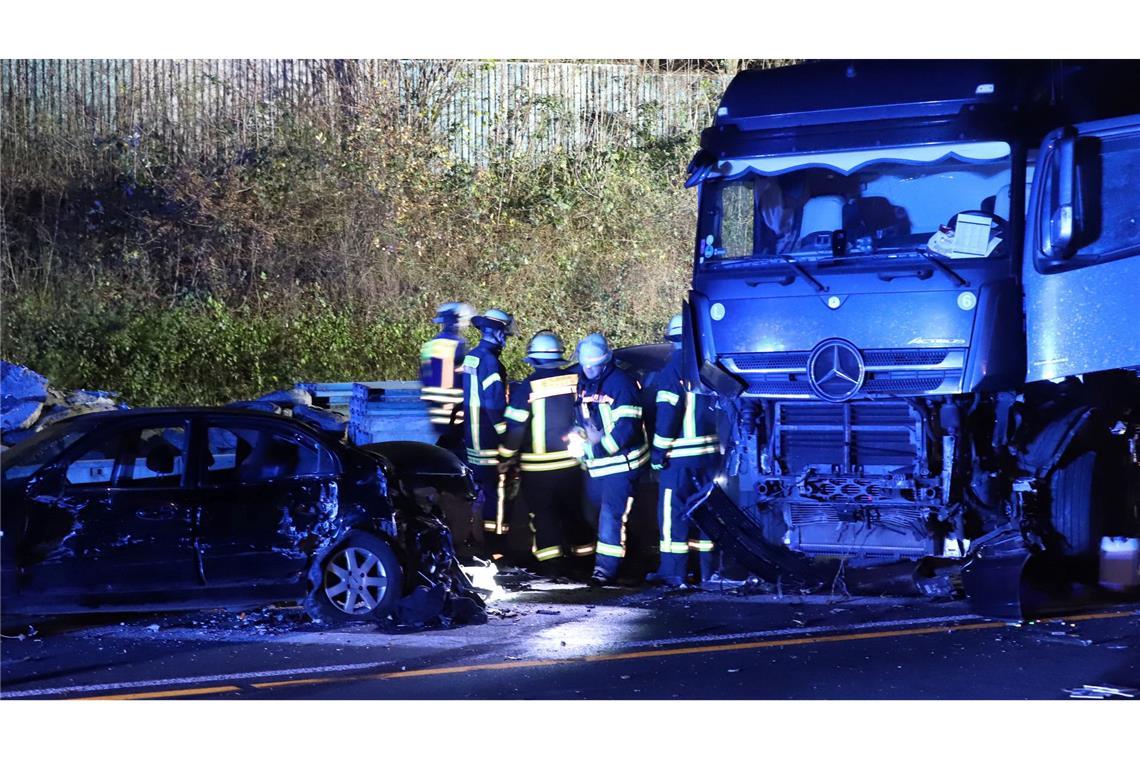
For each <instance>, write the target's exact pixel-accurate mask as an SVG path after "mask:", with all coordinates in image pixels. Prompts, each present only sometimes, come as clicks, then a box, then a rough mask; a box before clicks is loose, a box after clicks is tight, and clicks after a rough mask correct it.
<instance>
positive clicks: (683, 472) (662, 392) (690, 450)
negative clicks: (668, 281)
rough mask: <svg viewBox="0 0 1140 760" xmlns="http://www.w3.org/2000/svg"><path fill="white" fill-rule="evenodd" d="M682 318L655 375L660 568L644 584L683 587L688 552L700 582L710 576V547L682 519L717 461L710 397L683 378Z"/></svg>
mask: <svg viewBox="0 0 1140 760" xmlns="http://www.w3.org/2000/svg"><path fill="white" fill-rule="evenodd" d="M682 327H683V325H682V322H681V315H680V314H677V315H676V316H674V317H673V318H672V319H671V320H670V321H669V328H668V330H667V332H666V338H667V339H668V340H669V341H670V342H672V343H673V355H672V356H671V357H670V358H669V361H668V363H667V364H666V365H665V367H664V368H663V369H662V370H661V372H660V373H659V374H658V375H657V382H656V385H657V412H656V415H655V421H654V428H653V446H652V450H651V453H650V461H651V466H652V467H653V469H654V470H657V471H658V475H657V477H658V499H657V518H658V521H659V522H658V524H659V526H660V529H661V547H660V548H661V563H660V565H659V566H658V569H657V572H656V573H650V575H649V577H648V579H647V580H649V581H650V582H654V583H660V584H664V585H668V586H682V585H684V582H685V575H686V566H687V564H688V558H689V553H690V552H696V554H697V556H698V557H699V560H700V562H699V565H700V572H701V579H702V580H705V581H708V580H709V579H710V578H711V576H712V572H713V549H714V546H713V543H712V541H710V540H709V539H708V536H706V535H705V534H703V533H701V532H700V531H699V530H698V529H697V528H696V526H694V525H691V524H689V522H688V521H687V520H685V517H684V514H685V503H686V502H687V501H688V500H689V499H690V498H692V496H693V495H694V494H696V493H697V492H698V491H699V490H701V489H702V488H703V487H705V486H706V485H708V483H709V482H710V481H711V480H712V478H713V477H714V476H715V473H716V467H717V464H718V462H719V459H720V440H719V438H718V436H717V429H716V423H717V417H716V406H715V401H714V400H713V397H711V396H708V395H699V394H696V393H694V392H693V391H692V390H691V389H690V387H689V385H688V384H687V383H686V382H685V381H684V380H683V379H682V377H681V357H682V354H681V351H680V350H679V349H680V347H681V330H682Z"/></svg>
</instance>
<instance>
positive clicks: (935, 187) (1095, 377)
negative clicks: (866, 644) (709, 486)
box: [685, 61, 1140, 586]
mask: <svg viewBox="0 0 1140 760" xmlns="http://www.w3.org/2000/svg"><path fill="white" fill-rule="evenodd" d="M1137 75H1140V66H1137V65H1135V64H1117V65H1113V64H1066V65H1057V64H1049V63H1045V62H1041V63H1028V64H1027V63H1004V64H993V63H989V62H980V61H974V62H952V61H925V62H904V61H896V62H874V61H864V62H856V63H853V64H846V63H837V62H827V63H819V64H809V65H804V66H795V67H790V68H785V69H774V70H767V71H745V72H742V73H741V74H739V75H738V76H737V77H736V78H735V79H734V80H733V82H732V83H731V84H730V86H729V88H728V90H727V91H726V92H725V94H724V97H723V100H722V102H721V104H720V108H719V109H718V111H717V116H716V120H715V123H714V124H713V126H712V127H710V128H708V129H706V130H705V131H704V132H703V134H702V139H701V149H700V151H699V152H698V153H697V155H696V157H695V158H694V160H693V162H692V164H691V166H690V177H689V185H690V186H696V187H697V190H698V209H699V210H698V222H697V235H696V251H695V261H694V270H693V287H692V291H691V292H690V294H689V298H688V300H687V302H686V305H685V309H686V320H685V321H686V329H685V348H686V363H687V373H688V375H689V378H690V381H691V382H692V383H693V384H694V386H696V387H699V388H701V389H702V390H703V391H705V392H710V393H715V394H717V395H718V396H719V398H720V402H721V403H720V406H721V408H722V409H723V411H724V413H725V414H724V417H725V419H724V439H725V443H726V460H725V472H724V474H723V477H722V478H721V479H720V483H721V485H720V487H718V488H717V489H715V490H714V491H712V492H710V494H708V495H706V500H705V502H704V504H703V506H704V507H705V508H704V509H696V510H695V511H694V515H695V516H696V517H697V519H698V520H700V521H702V522H703V523H706V524H707V527H708V528H709V529H710V532H713V533H714V534H719V535H721V536H723V537H724V539H725V541H726V542H727V543H730V544H735V545H736V547H737V548H738V549H739V548H741V547H744V548H745V552H744V554H748V553H751V554H752V555H763V556H752V557H751V560H752V564H751V566H752V567H753V568H760V569H762V570H766V572H767V574H771V575H779V574H781V573H787V572H792V574H794V572H795V570H794V569H793V570H790V569H792V568H802V567H804V566H805V563H804V562H803V560H804V558H805V557H806V558H817V557H832V558H836V557H838V558H842V559H843V560H844V561H846V562H847V563H848V564H849V565H858V564H863V565H867V564H874V563H884V562H893V561H898V560H904V559H910V560H923V559H925V560H926V562H924V563H922V564H920V569H921V572H920V573H919V574H920V575H923V574H925V575H932V574H933V573H932V572H930V570H929V569H930V568H934V567H938V566H940V565H942V564H952V561H954V560H959V559H962V560H968V561H969V564H967V567H968V568H970V569H968V570H967V572H966V574H965V577H966V579H967V585H969V578H970V575H971V573H972V574H973V575H974V577H975V578H983V579H984V578H985V577H986V573H985V572H983V571H984V569H985V568H986V567H987V566H991V567H995V568H996V567H999V566H1003V564H1004V566H1006V567H1009V568H1013V569H1014V570H1015V571H1020V570H1021V567H1022V565H1023V564H1024V562H1025V561H1026V560H1027V558H1029V557H1031V556H1034V557H1036V556H1040V557H1047V558H1059V559H1060V560H1061V561H1060V562H1050V563H1048V564H1051V565H1054V566H1064V567H1066V568H1067V569H1070V570H1084V569H1087V568H1088V567H1089V563H1088V560H1089V559H1091V558H1092V557H1094V556H1095V553H1096V550H1097V548H1098V546H1099V542H1100V540H1101V537H1102V536H1104V535H1106V534H1131V535H1135V533H1136V531H1137V529H1138V527H1137V526H1138V515H1137V510H1138V506H1137V503H1138V497H1137V496H1138V489H1137V447H1138V440H1140V382H1138V379H1137V367H1138V366H1140V330H1138V329H1137V320H1138V318H1140V307H1138V306H1137V300H1136V299H1137V294H1138V293H1140V103H1138V101H1137V95H1136V94H1135V89H1134V88H1132V87H1130V86H1126V85H1122V84H1121V83H1124V82H1131V81H1136V79H1137ZM745 535H746V538H747V540H742V536H745ZM749 547H750V548H749ZM745 559H746V564H747V560H748V559H749V558H748V557H745ZM987 563H989V564H987ZM958 564H966V563H964V562H963V563H958ZM985 583H986V581H984V580H983V582H982V583H981V584H978V585H979V586H984V585H985Z"/></svg>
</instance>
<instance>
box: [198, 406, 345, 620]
mask: <svg viewBox="0 0 1140 760" xmlns="http://www.w3.org/2000/svg"><path fill="white" fill-rule="evenodd" d="M195 445H196V446H198V447H200V450H202V451H203V456H202V461H201V464H200V466H199V469H200V473H199V476H200V478H199V483H200V485H199V489H198V492H199V495H200V500H201V509H202V511H201V515H200V518H199V526H198V532H199V536H200V545H199V551H200V553H201V557H202V564H203V568H204V572H205V577H206V582H207V585H208V587H210V588H212V589H223V588H227V587H230V588H238V587H241V588H246V587H248V591H249V595H250V597H251V598H255V597H256V598H270V597H271V596H272V594H273V593H274V589H277V590H279V591H281V592H282V593H284V592H285V590H286V589H289V590H290V591H295V590H296V589H297V588H298V587H300V586H301V585H303V576H304V571H305V569H306V567H307V564H308V557H309V552H310V551H311V550H312V549H313V547H314V546H315V544H316V539H315V538H314V536H313V529H314V527H315V526H317V524H318V523H319V522H321V521H322V520H328V519H331V518H332V517H335V514H336V505H337V477H338V475H339V464H338V462H337V460H336V457H335V456H334V455H333V454H332V452H331V451H330V448H329V446H328V445H327V444H326V443H324V442H323V441H321V440H320V439H318V438H316V437H314V436H311V435H309V434H308V433H306V432H304V431H303V430H301V428H300V426H296V425H291V424H288V423H284V422H278V421H276V420H272V419H261V418H257V417H249V418H236V419H235V418H233V417H230V418H226V417H218V418H212V419H208V420H206V421H205V422H204V423H203V425H202V431H201V433H199V434H198V435H197V437H196V444H195Z"/></svg>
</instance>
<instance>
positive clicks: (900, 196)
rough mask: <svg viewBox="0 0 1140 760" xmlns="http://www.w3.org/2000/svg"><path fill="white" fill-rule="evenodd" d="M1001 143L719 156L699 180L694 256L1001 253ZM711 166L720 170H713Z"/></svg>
mask: <svg viewBox="0 0 1140 760" xmlns="http://www.w3.org/2000/svg"><path fill="white" fill-rule="evenodd" d="M1010 173H1011V165H1010V150H1009V145H1008V144H1006V143H965V144H952V145H935V146H912V147H903V148H884V149H876V150H866V151H848V152H843V153H831V154H798V155H791V156H767V157H760V158H751V159H740V160H735V159H734V160H732V161H726V162H722V163H721V164H719V165H718V166H717V167H715V170H713V171H710V173H709V176H708V177H707V178H706V179H704V181H703V183H702V185H701V203H700V221H699V237H698V241H699V242H698V256H699V259H700V262H701V264H703V265H712V266H717V265H720V264H722V263H729V262H733V261H740V262H741V263H746V262H748V261H753V262H755V261H756V260H758V259H759V260H764V259H772V260H781V261H784V262H785V263H786V262H787V261H788V260H789V259H791V260H794V261H800V262H810V261H817V260H820V259H824V258H845V257H853V258H854V257H859V256H874V255H878V254H899V253H916V252H922V253H925V254H936V255H938V256H940V257H945V258H947V259H970V258H972V259H982V258H987V257H991V256H1001V255H1004V254H1005V246H1003V245H1002V243H1003V242H1004V241H1005V238H1006V237H1008V219H1009V216H1010V212H1009V209H1010ZM717 175H719V177H718V176H717Z"/></svg>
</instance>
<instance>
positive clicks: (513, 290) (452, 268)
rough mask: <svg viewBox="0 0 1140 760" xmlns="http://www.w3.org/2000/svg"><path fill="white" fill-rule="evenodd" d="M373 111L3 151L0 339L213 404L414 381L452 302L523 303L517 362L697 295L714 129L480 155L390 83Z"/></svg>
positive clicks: (145, 399)
mask: <svg viewBox="0 0 1140 760" xmlns="http://www.w3.org/2000/svg"><path fill="white" fill-rule="evenodd" d="M353 125H354V126H353V129H352V130H351V131H348V132H347V133H346V132H345V131H344V130H341V131H340V132H339V133H337V132H334V130H333V129H331V128H329V129H325V128H322V127H321V126H320V125H319V124H315V123H313V121H312V120H307V121H306V122H305V123H304V124H301V123H293V124H290V123H289V122H288V120H285V121H284V122H283V123H281V124H280V125H279V126H277V127H276V128H275V133H274V136H273V139H272V140H265V141H261V144H260V145H259V146H258V147H256V148H250V149H247V150H243V151H240V152H237V153H234V152H227V153H225V154H210V155H189V154H187V153H186V152H185V151H177V152H175V151H171V152H169V153H167V152H164V149H163V145H162V144H161V141H159V140H149V141H147V140H146V139H144V143H145V145H143V147H142V148H140V146H139V144H138V141H137V140H133V139H116V140H106V141H102V142H98V143H95V144H92V145H87V146H82V145H80V146H77V145H75V144H74V143H60V144H56V145H47V146H45V151H52V152H53V153H52V154H51V155H46V154H45V156H44V160H43V162H42V163H41V164H40V165H39V166H19V167H12V166H9V167H6V169H5V177H4V182H3V185H4V187H3V240H2V244H3V251H2V254H3V261H2V265H3V271H2V273H0V276H2V286H3V317H2V336H0V341H2V342H0V353H2V355H3V357H4V358H5V359H8V360H9V361H14V362H19V363H23V364H27V365H28V366H30V367H32V368H34V369H35V370H36V371H38V372H40V373H42V374H45V375H47V376H48V377H50V378H51V380H52V382H53V384H55V385H57V386H61V387H89V388H106V389H111V390H117V391H119V392H121V393H122V394H123V398H124V399H125V400H126V401H128V402H129V403H131V404H135V405H151V404H175V403H216V402H224V401H227V400H230V399H234V398H241V397H250V396H253V395H256V394H260V393H264V392H267V391H269V390H272V389H275V388H279V387H284V386H288V385H291V384H292V383H293V382H295V381H298V380H312V381H343V380H362V379H385V378H389V379H394V378H410V377H414V376H415V373H416V368H417V364H418V351H419V345H420V343H421V342H422V341H424V340H426V339H427V338H428V337H430V335H431V334H432V333H433V329H432V328H433V326H432V325H431V323H430V319H431V317H432V315H433V313H434V308H435V306H436V305H437V304H439V303H441V302H445V301H454V300H464V301H468V302H470V303H472V304H474V305H475V306H476V308H478V309H480V310H482V309H485V308H487V307H490V306H497V307H500V308H504V309H506V310H508V311H510V312H512V313H513V314H514V315H515V316H516V318H517V319H518V322H519V326H520V331H521V336H520V339H519V340H516V341H512V342H511V345H510V346H509V348H508V351H507V359H508V368H509V370H510V371H512V372H513V373H514V375H515V376H518V374H519V373H521V372H522V371H523V365H522V364H521V361H520V360H521V355H522V350H523V347H524V345H525V341H526V338H527V337H528V336H529V335H530V334H532V333H533V332H534V331H536V330H538V329H541V328H552V329H554V330H556V331H558V333H559V334H560V335H561V336H562V337H563V339H564V340H565V341H566V342H567V344H568V347H569V348H571V349H572V348H573V343H574V342H575V341H576V340H578V339H579V338H580V337H582V336H583V335H584V334H585V333H587V332H589V331H593V330H601V331H604V332H605V333H606V335H607V336H609V337H610V338H611V339H612V340H613V341H614V342H616V343H619V344H629V343H636V342H645V341H650V340H656V339H657V338H658V336H659V335H660V333H661V331H662V329H663V327H664V325H665V323H666V321H667V320H668V318H669V316H670V315H671V314H672V313H673V312H675V311H676V310H677V307H678V305H679V303H680V300H681V298H682V297H683V294H684V292H685V289H686V282H687V280H688V276H689V262H690V256H691V250H692V239H693V238H692V236H693V232H692V224H693V217H694V201H695V198H694V194H693V192H692V191H691V190H686V189H684V187H683V180H684V169H685V165H686V162H687V161H688V159H689V158H690V157H691V155H692V151H693V149H694V147H695V144H696V135H695V134H686V135H684V136H681V137H678V138H674V139H666V140H662V139H654V138H651V137H649V136H648V134H647V133H646V132H644V131H641V130H640V127H639V125H638V124H637V123H636V120H629V122H628V123H627V124H626V125H625V128H626V129H627V130H628V135H627V139H625V140H618V141H614V140H610V141H608V142H607V144H606V145H605V146H596V147H590V146H587V147H584V148H583V149H581V150H578V151H576V152H575V153H574V154H573V155H571V154H568V153H566V152H563V151H559V152H554V153H551V154H547V155H544V156H541V157H539V158H538V160H536V159H535V157H534V156H530V157H519V158H516V157H512V156H511V154H510V152H509V151H508V150H503V151H502V152H501V155H497V156H492V158H491V160H490V161H489V162H488V163H487V165H485V166H480V167H472V166H469V165H464V164H462V163H459V162H457V161H456V160H454V159H452V158H451V157H450V153H449V151H448V149H447V147H446V145H445V144H444V142H445V141H444V140H441V139H439V138H437V137H435V136H433V135H432V134H431V131H430V130H429V129H425V128H423V127H422V126H420V125H419V123H418V122H417V120H416V119H414V118H411V119H410V118H408V117H407V114H406V113H403V112H402V111H401V109H400V108H399V107H398V104H395V103H393V102H385V101H384V100H383V99H382V98H380V99H377V101H376V102H373V103H369V104H365V105H362V106H360V107H359V109H358V112H357V113H356V114H354V120H353ZM68 151H70V152H72V154H73V155H70V156H61V155H56V153H57V152H58V153H65V152H68ZM64 159H67V160H64ZM61 167H68V168H67V169H66V170H64V169H61ZM471 337H472V338H473V337H474V334H473V333H472V335H471Z"/></svg>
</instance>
